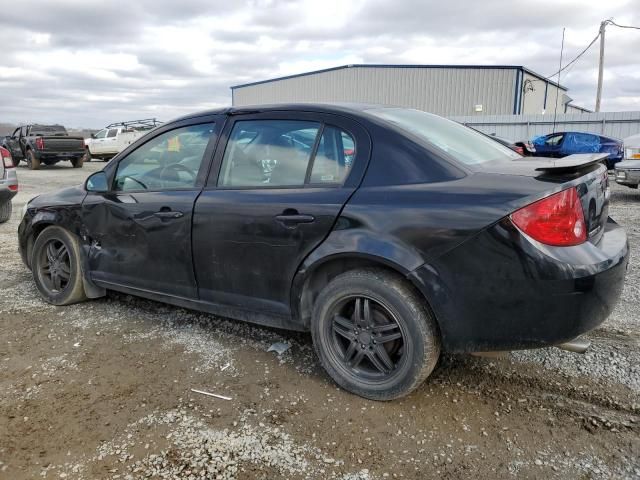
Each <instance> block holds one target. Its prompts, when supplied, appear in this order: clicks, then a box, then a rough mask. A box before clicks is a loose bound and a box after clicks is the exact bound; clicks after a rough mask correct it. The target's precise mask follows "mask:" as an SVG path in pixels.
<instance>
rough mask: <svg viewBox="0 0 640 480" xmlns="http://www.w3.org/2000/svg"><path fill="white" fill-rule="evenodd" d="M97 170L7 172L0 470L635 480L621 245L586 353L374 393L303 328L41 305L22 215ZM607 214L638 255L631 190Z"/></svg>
mask: <svg viewBox="0 0 640 480" xmlns="http://www.w3.org/2000/svg"><path fill="white" fill-rule="evenodd" d="M101 167H102V163H101V162H92V163H89V164H85V167H84V168H83V169H81V170H77V169H72V168H70V167H68V166H67V165H65V164H61V165H58V166H55V167H51V168H44V169H42V170H40V171H37V172H31V171H28V170H26V169H25V168H24V167H23V168H19V171H18V175H19V179H20V182H21V192H20V194H19V195H18V196H17V197H16V198H15V200H14V216H13V218H12V219H11V220H10V222H8V223H6V224H3V225H0V258H2V264H1V265H2V268H1V269H0V287H2V291H3V292H4V294H3V295H2V296H1V297H0V411H2V413H3V414H2V415H1V416H0V478H7V479H22V478H25V479H26V478H55V479H57V478H78V479H92V478H113V479H116V478H118V479H134V478H136V479H137V478H180V479H183V478H184V479H190V478H191V479H196V478H212V479H213V478H224V479H274V478H293V479H296V478H333V479H341V480H365V479H384V478H460V477H463V476H465V477H468V476H475V477H477V478H594V479H595V478H598V479H599V478H640V460H639V458H640V437H639V435H638V434H639V432H640V396H639V390H640V327H639V325H638V322H639V320H638V318H639V317H640V315H638V311H639V308H640V261H638V260H637V259H636V257H635V255H634V256H632V259H631V263H630V266H629V271H628V275H627V283H626V286H625V289H624V292H623V298H622V300H621V301H620V303H619V305H618V306H617V308H616V310H615V311H614V312H613V314H612V315H611V317H610V319H609V320H608V321H607V322H606V323H604V324H603V325H602V327H601V328H599V329H597V330H596V331H594V332H592V333H591V334H590V335H589V338H590V339H591V341H592V342H593V346H592V348H591V349H590V350H589V351H588V353H586V354H585V355H577V354H571V353H567V352H563V351H560V350H558V349H543V350H536V351H527V352H516V353H512V354H508V355H505V356H503V357H499V358H492V359H487V358H476V357H471V356H466V355H445V356H444V357H443V359H442V361H441V363H440V365H439V366H438V368H437V369H436V371H435V372H434V374H433V375H432V377H431V378H430V379H429V380H428V381H427V382H426V383H425V385H424V386H422V387H421V388H419V389H418V390H417V391H416V392H415V393H414V394H412V395H410V396H409V397H407V398H404V399H401V400H399V401H396V402H390V403H376V402H370V401H367V400H363V399H361V398H358V397H354V396H353V395H349V394H347V393H345V392H344V391H341V390H339V389H337V388H336V387H335V385H334V384H333V383H332V382H331V381H330V380H329V379H328V378H327V376H326V375H325V373H324V372H323V371H322V369H320V368H319V366H318V364H317V362H316V359H315V356H314V355H313V350H312V348H311V342H310V338H309V336H308V335H304V334H297V333H290V332H283V331H278V330H273V329H268V328H261V327H256V326H251V325H248V324H244V323H240V322H233V321H229V320H225V319H220V318H216V317H214V316H211V315H205V314H200V313H197V312H190V311H187V310H184V309H179V308H174V307H170V306H166V305H161V304H158V303H155V302H150V301H146V300H141V299H137V298H133V297H130V296H127V295H120V294H109V295H108V296H107V297H106V298H103V299H98V300H95V301H91V302H86V303H83V304H79V305H73V306H70V307H53V306H51V305H48V304H46V303H44V302H42V301H41V300H40V298H39V296H38V294H37V292H36V289H35V287H34V285H33V282H32V279H31V275H30V272H29V271H28V270H27V269H26V268H25V267H24V266H23V265H22V262H21V261H20V258H19V255H18V253H17V251H16V248H17V242H16V228H17V225H18V222H19V212H20V209H21V207H22V205H23V204H24V202H25V201H26V200H28V199H29V198H30V197H32V196H34V195H36V194H39V193H42V192H46V191H50V190H55V189H57V188H60V187H63V186H67V185H72V184H76V183H79V182H81V181H82V180H83V178H84V177H86V176H87V175H88V174H89V173H91V172H93V171H96V170H98V169H99V168H101ZM610 214H611V216H612V217H613V218H614V219H615V220H616V221H618V222H619V223H621V224H622V225H624V226H625V227H626V229H627V232H628V234H629V239H630V243H631V246H632V251H633V252H636V251H638V249H639V248H640V192H637V191H632V190H629V189H623V188H622V187H618V186H617V185H615V184H614V185H612V205H611V212H610ZM274 342H286V343H288V344H289V345H290V346H291V347H290V349H289V350H287V351H286V352H284V353H283V354H280V355H277V354H276V353H273V352H267V351H266V350H267V349H268V347H269V346H270V345H271V344H272V343H274ZM192 389H199V390H204V391H207V392H212V393H216V394H219V395H223V396H225V397H227V398H230V400H225V399H222V398H215V397H210V396H206V395H202V394H199V393H195V392H193V391H192Z"/></svg>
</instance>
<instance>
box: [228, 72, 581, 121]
mask: <svg viewBox="0 0 640 480" xmlns="http://www.w3.org/2000/svg"><path fill="white" fill-rule="evenodd" d="M231 93H232V102H233V105H235V106H244V105H255V104H265V103H287V102H363V103H379V104H387V105H399V106H406V107H412V108H417V109H420V110H425V111H428V112H432V113H435V114H438V115H443V116H454V115H506V114H509V115H514V114H516V115H517V114H525V113H531V114H533V113H538V114H540V113H545V112H546V113H553V112H554V105H555V102H557V105H558V113H581V112H583V111H588V110H585V109H583V108H580V107H576V106H573V105H571V104H570V102H571V98H569V96H568V95H567V88H566V87H564V86H562V85H558V84H557V83H555V82H553V81H550V80H547V79H546V78H544V77H543V76H542V75H539V74H537V73H535V72H532V71H531V70H529V69H527V68H525V67H522V66H515V65H497V66H486V65H344V66H341V67H335V68H329V69H326V70H318V71H315V72H308V73H302V74H299V75H291V76H288V77H281V78H274V79H270V80H263V81H260V82H254V83H247V84H244V85H236V86H233V87H231Z"/></svg>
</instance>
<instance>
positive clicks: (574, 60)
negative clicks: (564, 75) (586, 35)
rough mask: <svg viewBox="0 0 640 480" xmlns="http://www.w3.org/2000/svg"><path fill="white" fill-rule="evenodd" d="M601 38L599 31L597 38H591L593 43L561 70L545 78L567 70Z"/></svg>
mask: <svg viewBox="0 0 640 480" xmlns="http://www.w3.org/2000/svg"><path fill="white" fill-rule="evenodd" d="M599 38H600V32H598V34H597V35H596V36H595V38H594V39H593V40H591V43H590V44H589V45H587V46H586V47H585V49H584V50H582V51H581V52H580V53H579V54H578V55H577V56H576V57H575V58H574V59H573V60H571V61H570V62H569V63H567V64H566V65H565V66H564V67H562V68H561V69H560V70H558V71H557V72H556V73H554V74H553V75H548V76H546V77H545V78H546V79H547V80H549V79H551V78H553V77H555V76H556V75H559V74H560V73H561V72H562V71H563V70H566V69H567V68H569V67H570V66H571V65H573V64H574V63H575V62H577V61H578V59H579V58H580V57H582V55H584V54H585V53H587V50H589V49H590V48H591V47H592V46H593V44H594V43H596V41H597V40H598V39H599Z"/></svg>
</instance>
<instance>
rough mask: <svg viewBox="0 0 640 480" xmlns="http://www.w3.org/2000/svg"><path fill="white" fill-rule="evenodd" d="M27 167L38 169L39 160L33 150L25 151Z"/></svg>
mask: <svg viewBox="0 0 640 480" xmlns="http://www.w3.org/2000/svg"><path fill="white" fill-rule="evenodd" d="M27 167H29V170H38V169H39V168H40V160H38V159H37V158H36V156H35V154H34V153H33V150H29V151H28V152H27Z"/></svg>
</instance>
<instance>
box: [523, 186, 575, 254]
mask: <svg viewBox="0 0 640 480" xmlns="http://www.w3.org/2000/svg"><path fill="white" fill-rule="evenodd" d="M511 221H512V222H513V223H514V224H515V225H516V226H517V227H518V228H519V229H520V230H522V231H523V232H524V233H526V234H527V235H529V236H530V237H531V238H533V239H534V240H537V241H538V242H541V243H544V244H546V245H554V246H558V247H570V246H572V245H579V244H581V243H584V242H586V241H587V228H586V225H585V221H584V213H583V212H582V205H581V203H580V199H579V198H578V192H577V190H576V189H575V188H569V189H567V190H563V191H562V192H558V193H555V194H553V195H551V196H550V197H547V198H543V199H542V200H538V201H537V202H535V203H532V204H531V205H527V206H526V207H523V208H521V209H520V210H517V211H515V212H513V213H512V214H511Z"/></svg>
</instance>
